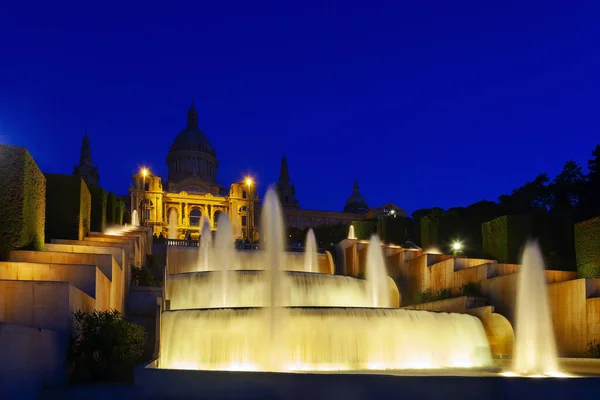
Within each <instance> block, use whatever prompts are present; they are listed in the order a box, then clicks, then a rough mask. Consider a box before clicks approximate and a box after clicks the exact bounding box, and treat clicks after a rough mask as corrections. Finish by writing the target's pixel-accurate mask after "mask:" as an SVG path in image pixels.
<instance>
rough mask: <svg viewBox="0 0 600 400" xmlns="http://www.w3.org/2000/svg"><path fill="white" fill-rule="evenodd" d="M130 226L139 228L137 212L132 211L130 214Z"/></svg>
mask: <svg viewBox="0 0 600 400" xmlns="http://www.w3.org/2000/svg"><path fill="white" fill-rule="evenodd" d="M131 225H132V226H140V218H139V217H138V212H137V210H133V212H132V213H131Z"/></svg>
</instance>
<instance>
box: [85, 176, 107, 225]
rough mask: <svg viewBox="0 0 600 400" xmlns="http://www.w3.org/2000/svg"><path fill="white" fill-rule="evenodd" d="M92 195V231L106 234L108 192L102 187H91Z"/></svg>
mask: <svg viewBox="0 0 600 400" xmlns="http://www.w3.org/2000/svg"><path fill="white" fill-rule="evenodd" d="M89 189H90V194H91V195H92V215H91V223H90V229H91V230H92V231H93V232H104V230H105V229H106V201H107V200H106V197H107V196H106V190H104V189H102V188H101V187H100V186H90V187H89Z"/></svg>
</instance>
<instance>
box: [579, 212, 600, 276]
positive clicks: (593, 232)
mask: <svg viewBox="0 0 600 400" xmlns="http://www.w3.org/2000/svg"><path fill="white" fill-rule="evenodd" d="M575 254H576V257H577V275H578V276H579V277H580V278H600V217H596V218H592V219H588V220H587V221H583V222H580V223H578V224H575Z"/></svg>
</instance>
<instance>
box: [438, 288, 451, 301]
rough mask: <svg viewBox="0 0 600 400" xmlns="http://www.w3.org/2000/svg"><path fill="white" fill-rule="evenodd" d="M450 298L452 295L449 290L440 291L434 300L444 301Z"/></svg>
mask: <svg viewBox="0 0 600 400" xmlns="http://www.w3.org/2000/svg"><path fill="white" fill-rule="evenodd" d="M451 297H452V293H451V292H450V290H449V289H440V290H439V291H438V295H437V298H436V300H446V299H449V298H451Z"/></svg>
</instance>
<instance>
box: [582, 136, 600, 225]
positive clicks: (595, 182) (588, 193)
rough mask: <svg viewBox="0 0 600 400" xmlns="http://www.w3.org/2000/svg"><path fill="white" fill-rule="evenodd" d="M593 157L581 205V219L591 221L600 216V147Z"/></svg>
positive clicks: (595, 150) (597, 147)
mask: <svg viewBox="0 0 600 400" xmlns="http://www.w3.org/2000/svg"><path fill="white" fill-rule="evenodd" d="M592 156H593V158H591V159H590V160H589V161H588V170H589V173H588V175H587V182H586V183H585V186H584V189H583V193H582V195H581V201H580V203H579V207H578V208H579V217H580V219H582V220H584V219H589V218H593V217H596V216H598V215H600V162H599V160H598V158H599V157H600V145H596V148H595V149H594V150H593V151H592Z"/></svg>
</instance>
